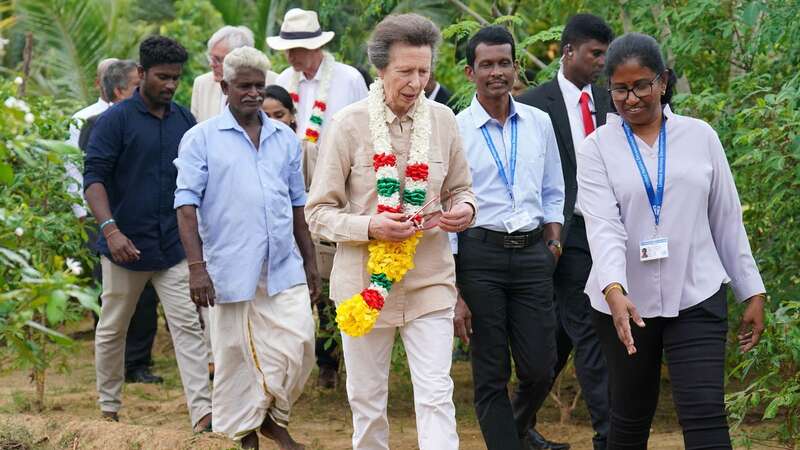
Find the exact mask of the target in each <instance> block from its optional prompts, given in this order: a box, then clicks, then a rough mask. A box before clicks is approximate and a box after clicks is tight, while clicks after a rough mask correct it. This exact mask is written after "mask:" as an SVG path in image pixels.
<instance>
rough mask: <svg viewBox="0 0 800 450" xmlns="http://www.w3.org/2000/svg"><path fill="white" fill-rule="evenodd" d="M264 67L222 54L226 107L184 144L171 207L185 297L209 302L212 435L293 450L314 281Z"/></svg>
mask: <svg viewBox="0 0 800 450" xmlns="http://www.w3.org/2000/svg"><path fill="white" fill-rule="evenodd" d="M268 68H269V62H268V60H267V58H266V56H265V55H264V54H263V53H261V52H259V51H258V50H256V49H254V48H252V47H242V48H239V49H236V50H234V51H232V52H231V53H229V54H228V55H227V56H226V57H225V61H224V62H223V81H222V89H223V92H224V93H225V94H226V95H227V96H228V105H229V106H228V108H226V109H225V110H224V111H223V112H222V114H220V115H219V116H216V117H213V118H211V119H209V120H207V121H205V122H203V123H201V124H199V125H197V126H195V127H194V128H192V129H191V130H189V131H188V132H187V133H186V135H185V136H184V138H183V140H182V141H181V146H180V149H179V153H178V158H177V159H176V160H175V165H176V166H177V168H178V180H177V190H176V191H175V208H176V209H178V225H179V228H180V235H181V241H182V242H183V246H184V248H185V250H186V255H187V259H188V261H189V263H188V264H189V269H190V279H189V285H190V288H191V296H192V300H193V301H194V302H195V303H196V304H197V305H198V306H201V307H205V306H211V307H212V308H211V309H210V311H209V321H210V327H211V343H212V348H213V351H214V364H215V375H214V394H213V410H214V431H216V432H222V433H225V434H227V435H229V436H230V437H231V438H233V439H237V440H241V444H242V446H243V447H244V448H258V436H257V434H256V432H257V431H258V430H260V431H261V433H262V434H264V436H266V437H268V438H270V439H272V440H274V441H276V443H277V444H278V445H279V446H280V447H281V448H295V446H296V445H297V444H296V443H295V442H294V441H293V440H292V438H291V436H290V435H289V433H288V431H287V428H286V427H287V426H288V421H289V412H290V409H291V406H292V404H293V403H294V401H295V400H297V398H298V397H299V395H300V393H302V391H303V385H304V384H305V382H306V380H307V379H308V376H309V374H310V372H311V369H312V367H313V364H314V345H313V344H314V321H313V319H312V316H311V307H310V299H316V298H317V297H318V296H319V291H320V280H319V274H318V272H317V267H316V260H315V254H314V245H313V243H312V241H311V235H310V234H309V232H308V226H307V225H306V222H305V218H304V215H303V207H304V205H305V199H306V197H305V185H304V182H303V176H302V172H301V159H302V158H301V156H302V155H301V150H300V143H299V141H298V140H297V138H296V137H295V134H294V133H293V132H292V130H291V129H289V128H288V127H286V126H285V125H283V124H281V123H279V122H277V121H273V120H271V119H269V118H267V116H266V115H265V114H264V113H263V112H262V111H261V103H262V100H263V90H264V84H265V78H266V73H267V70H268ZM198 216H199V218H198ZM309 290H310V291H311V292H310V295H309Z"/></svg>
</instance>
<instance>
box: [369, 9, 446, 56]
mask: <svg viewBox="0 0 800 450" xmlns="http://www.w3.org/2000/svg"><path fill="white" fill-rule="evenodd" d="M441 41H442V33H441V32H439V29H438V28H437V27H436V25H435V24H434V23H433V22H431V20H430V19H428V18H426V17H422V16H420V15H419V14H414V13H411V14H392V15H390V16H387V17H386V18H384V19H383V20H382V21H381V22H380V23H379V24H378V25H377V26H376V27H375V30H373V31H372V36H371V37H370V39H369V42H368V43H367V56H368V57H369V62H371V63H372V65H373V66H375V68H377V69H385V68H386V66H388V65H389V50H390V49H391V48H392V45H393V44H395V43H398V42H401V43H404V44H408V45H411V46H414V47H424V46H428V47H430V48H431V54H432V55H433V59H434V60H435V59H436V49H437V48H438V47H439V43H440V42H441ZM433 63H434V61H431V66H433Z"/></svg>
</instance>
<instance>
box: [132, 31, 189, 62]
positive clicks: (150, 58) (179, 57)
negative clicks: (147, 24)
mask: <svg viewBox="0 0 800 450" xmlns="http://www.w3.org/2000/svg"><path fill="white" fill-rule="evenodd" d="M188 59H189V54H188V53H186V49H185V48H183V46H182V45H181V44H179V43H178V41H176V40H174V39H170V38H168V37H166V36H150V37H148V38H147V39H145V40H144V41H142V43H141V44H140V45H139V64H141V65H142V68H143V69H144V70H147V69H149V68H151V67H153V66H158V65H160V64H184V63H186V61H187V60H188Z"/></svg>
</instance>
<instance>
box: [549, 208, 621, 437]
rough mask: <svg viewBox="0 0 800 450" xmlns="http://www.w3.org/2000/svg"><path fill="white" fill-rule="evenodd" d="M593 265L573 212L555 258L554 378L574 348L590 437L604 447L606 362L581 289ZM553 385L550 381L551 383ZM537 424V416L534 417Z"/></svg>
mask: <svg viewBox="0 0 800 450" xmlns="http://www.w3.org/2000/svg"><path fill="white" fill-rule="evenodd" d="M591 269H592V255H591V253H590V252H589V241H588V240H587V239H586V225H585V223H584V221H583V217H580V216H577V215H576V216H573V220H572V225H571V227H570V231H569V234H568V235H567V239H566V241H565V242H564V248H563V253H562V254H561V258H559V260H558V266H557V267H556V272H555V275H554V276H553V283H554V287H555V303H556V317H557V318H558V330H557V331H556V345H557V359H556V367H555V370H554V374H553V381H554V382H555V379H556V378H557V377H558V375H559V374H560V373H561V370H562V369H564V366H565V365H566V364H567V361H568V360H569V355H570V353H572V350H573V349H574V350H575V356H574V359H573V361H574V364H575V371H576V372H577V375H578V383H580V386H581V392H582V394H581V395H582V396H583V399H584V400H585V401H586V406H587V407H588V408H589V415H590V416H591V419H592V428H594V431H595V435H594V438H593V439H592V441H593V444H594V448H595V450H605V448H606V436H608V409H609V405H608V366H607V364H606V358H605V356H604V355H603V350H602V348H601V347H600V340H599V339H598V338H597V334H596V333H595V330H594V325H593V324H592V306H591V304H590V302H589V297H588V296H587V295H586V294H584V293H583V290H584V288H585V287H586V280H588V279H589V272H590V271H591ZM551 387H552V385H551ZM533 424H534V425H535V424H536V416H535V415H534V417H533Z"/></svg>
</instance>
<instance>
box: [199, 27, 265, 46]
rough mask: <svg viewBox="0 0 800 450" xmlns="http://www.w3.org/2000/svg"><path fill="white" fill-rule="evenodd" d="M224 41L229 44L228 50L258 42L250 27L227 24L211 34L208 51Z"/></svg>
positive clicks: (253, 44)
mask: <svg viewBox="0 0 800 450" xmlns="http://www.w3.org/2000/svg"><path fill="white" fill-rule="evenodd" d="M222 41H225V43H226V44H227V45H228V51H231V50H233V49H237V48H239V47H254V46H255V42H256V41H255V38H254V37H253V32H252V31H250V28H247V27H245V26H239V27H233V26H230V25H226V26H224V27H222V28H220V29H219V30H217V31H216V32H215V33H214V34H212V35H211V39H209V40H208V51H209V52H211V49H212V48H214V46H215V45H217V44H219V43H220V42H222Z"/></svg>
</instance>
